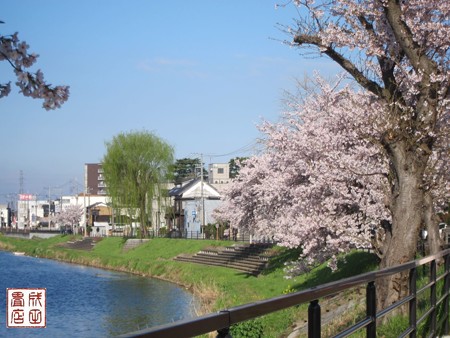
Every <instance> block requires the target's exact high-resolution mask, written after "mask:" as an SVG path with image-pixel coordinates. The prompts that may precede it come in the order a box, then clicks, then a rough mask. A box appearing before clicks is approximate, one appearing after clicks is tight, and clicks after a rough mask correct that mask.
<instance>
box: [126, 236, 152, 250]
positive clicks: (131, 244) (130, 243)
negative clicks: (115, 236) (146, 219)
mask: <svg viewBox="0 0 450 338" xmlns="http://www.w3.org/2000/svg"><path fill="white" fill-rule="evenodd" d="M148 241H149V239H137V238H129V239H127V241H126V242H125V244H124V245H123V248H122V250H123V251H128V250H131V249H134V248H136V247H138V246H139V245H141V244H144V243H146V242H148Z"/></svg>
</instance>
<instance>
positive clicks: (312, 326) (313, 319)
mask: <svg viewBox="0 0 450 338" xmlns="http://www.w3.org/2000/svg"><path fill="white" fill-rule="evenodd" d="M320 327H321V324H320V305H319V300H318V299H316V300H313V301H312V302H311V303H309V307H308V338H320V334H321V333H320Z"/></svg>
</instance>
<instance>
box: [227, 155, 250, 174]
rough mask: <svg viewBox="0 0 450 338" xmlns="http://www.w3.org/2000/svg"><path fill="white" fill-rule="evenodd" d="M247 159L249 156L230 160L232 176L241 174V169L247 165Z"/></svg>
mask: <svg viewBox="0 0 450 338" xmlns="http://www.w3.org/2000/svg"><path fill="white" fill-rule="evenodd" d="M247 159H248V157H235V158H232V159H231V160H230V161H229V162H228V163H229V165H230V178H235V177H236V176H237V175H239V171H240V170H241V168H242V167H243V166H245V161H246V160H247Z"/></svg>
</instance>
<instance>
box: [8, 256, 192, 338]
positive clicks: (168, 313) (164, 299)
mask: <svg viewBox="0 0 450 338" xmlns="http://www.w3.org/2000/svg"><path fill="white" fill-rule="evenodd" d="M0 269H1V273H0V288H2V289H3V290H4V291H2V292H1V293H0V294H1V298H0V300H1V301H2V302H1V304H3V306H1V307H0V337H83V338H85V337H110V336H116V335H119V334H122V333H126V332H130V331H135V330H139V329H143V328H146V327H151V326H155V325H160V324H164V323H169V322H173V321H176V320H179V319H184V318H189V317H193V316H194V314H193V311H192V310H193V308H194V306H193V302H194V300H193V297H192V295H191V294H190V293H188V292H187V291H186V290H183V289H182V288H180V287H178V286H176V285H174V284H172V283H167V282H164V281H160V280H156V279H151V278H144V277H138V276H134V275H129V274H125V273H117V272H110V271H105V270H100V269H95V268H89V267H84V266H78V265H71V264H65V263H60V262H56V261H51V260H46V259H40V258H32V257H26V256H14V255H12V254H11V253H7V252H0ZM35 287H36V288H37V287H40V288H46V289H47V328H45V329H17V328H15V329H7V328H6V319H5V316H6V305H5V296H6V288H35Z"/></svg>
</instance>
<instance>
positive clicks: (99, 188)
mask: <svg viewBox="0 0 450 338" xmlns="http://www.w3.org/2000/svg"><path fill="white" fill-rule="evenodd" d="M84 187H85V189H86V190H85V193H86V194H89V195H106V184H105V177H104V176H103V169H102V164H101V163H86V164H85V165H84Z"/></svg>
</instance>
